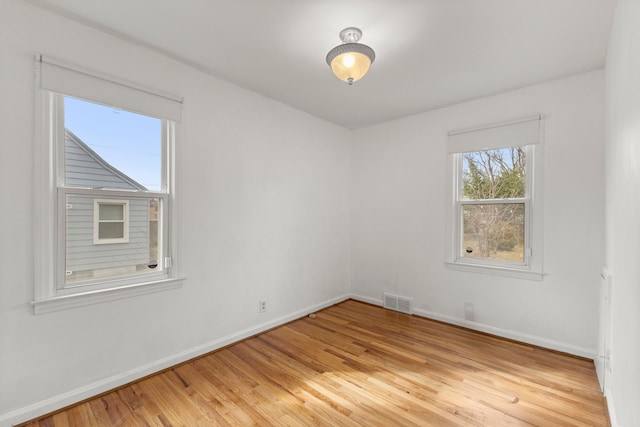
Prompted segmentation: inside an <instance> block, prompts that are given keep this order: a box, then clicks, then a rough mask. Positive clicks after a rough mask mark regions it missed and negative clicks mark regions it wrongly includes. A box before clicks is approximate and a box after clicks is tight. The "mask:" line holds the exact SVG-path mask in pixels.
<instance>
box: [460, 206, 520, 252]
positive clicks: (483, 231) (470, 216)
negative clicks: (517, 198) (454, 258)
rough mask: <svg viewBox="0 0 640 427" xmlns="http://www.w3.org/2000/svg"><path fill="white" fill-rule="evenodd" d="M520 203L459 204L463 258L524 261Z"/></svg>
mask: <svg viewBox="0 0 640 427" xmlns="http://www.w3.org/2000/svg"><path fill="white" fill-rule="evenodd" d="M524 212H525V208H524V203H504V204H502V203H500V204H482V205H462V221H463V236H462V240H463V242H462V251H461V252H462V254H461V256H462V257H464V258H472V259H486V260H495V261H507V262H519V263H522V262H524Z"/></svg>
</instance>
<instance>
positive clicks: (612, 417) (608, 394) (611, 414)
mask: <svg viewBox="0 0 640 427" xmlns="http://www.w3.org/2000/svg"><path fill="white" fill-rule="evenodd" d="M604 396H605V397H606V398H607V411H609V423H610V424H611V427H622V426H620V424H618V418H617V417H616V411H615V408H616V405H614V404H613V397H611V390H610V389H609V388H607V389H605V390H604Z"/></svg>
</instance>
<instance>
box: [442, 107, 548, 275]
mask: <svg viewBox="0 0 640 427" xmlns="http://www.w3.org/2000/svg"><path fill="white" fill-rule="evenodd" d="M541 123H542V120H541V117H540V116H536V117H532V118H526V119H521V120H515V121H510V122H506V123H500V124H495V125H487V126H482V127H477V128H473V129H465V130H460V131H453V132H449V139H448V151H449V156H450V172H449V176H450V185H451V190H452V191H451V192H450V194H451V196H452V197H451V200H450V203H449V209H450V212H449V215H448V217H449V218H448V228H449V235H450V243H449V249H448V256H447V265H448V266H449V267H450V268H455V269H461V270H467V271H480V272H488V273H495V274H505V275H510V276H516V277H525V278H532V279H541V277H542V253H541V252H542V243H541V240H542V239H541V236H542V234H541V232H542V221H541V219H542V211H541V207H542V203H541V194H540V189H541V185H539V184H537V183H540V182H541V181H540V179H541V174H542V170H541V161H540V158H541V157H540V152H541V150H542V146H541V144H540V128H541Z"/></svg>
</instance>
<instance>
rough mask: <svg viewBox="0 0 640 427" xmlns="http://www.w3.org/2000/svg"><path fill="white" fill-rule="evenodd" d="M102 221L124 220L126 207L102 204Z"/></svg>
mask: <svg viewBox="0 0 640 427" xmlns="http://www.w3.org/2000/svg"><path fill="white" fill-rule="evenodd" d="M98 206H100V219H101V220H115V221H122V220H124V205H122V204H114V205H110V204H105V203H100V204H99V205H98Z"/></svg>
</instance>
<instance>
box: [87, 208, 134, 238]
mask: <svg viewBox="0 0 640 427" xmlns="http://www.w3.org/2000/svg"><path fill="white" fill-rule="evenodd" d="M93 216H94V220H93V243H94V244H96V245H104V244H114V243H128V242H129V201H128V200H118V201H108V200H94V204H93Z"/></svg>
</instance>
